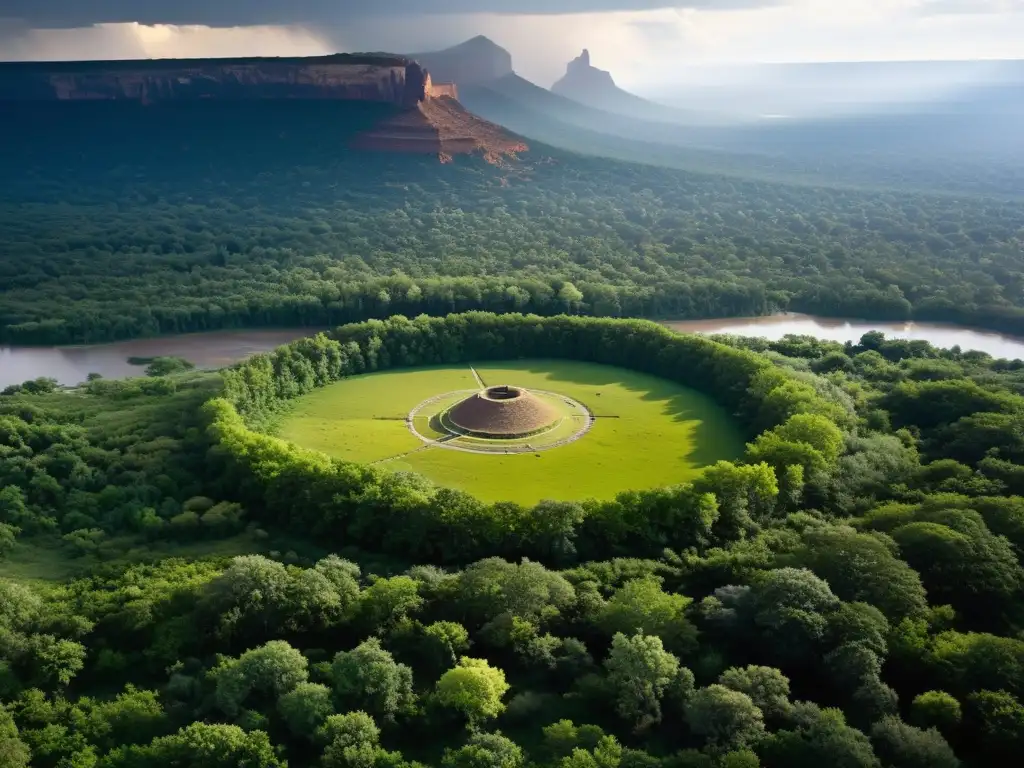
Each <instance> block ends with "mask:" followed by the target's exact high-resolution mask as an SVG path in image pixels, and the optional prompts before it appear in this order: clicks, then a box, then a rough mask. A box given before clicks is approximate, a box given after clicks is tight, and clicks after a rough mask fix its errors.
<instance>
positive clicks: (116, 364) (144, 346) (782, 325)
mask: <svg viewBox="0 0 1024 768" xmlns="http://www.w3.org/2000/svg"><path fill="white" fill-rule="evenodd" d="M665 324H666V325H667V326H668V327H670V328H673V329H675V330H679V331H685V332H689V333H734V334H739V335H742V336H765V337H767V338H770V339H780V338H782V337H783V336H785V335H786V334H787V333H798V334H805V335H808V336H815V337H817V338H819V339H831V340H833V341H857V340H858V339H860V337H861V336H863V335H864V334H865V333H867V332H868V331H882V333H884V334H885V335H886V336H895V337H899V338H906V339H924V340H925V341H928V342H930V343H932V344H934V345H935V346H937V347H952V346H956V345H959V346H960V348H961V349H964V350H967V349H978V350H981V351H982V352H988V353H989V354H990V355H992V356H993V357H1007V358H1011V359H1012V358H1021V359H1024V338H1019V337H1014V336H1005V335H1003V334H999V333H988V332H986V331H978V330H972V329H969V328H961V327H959V326H955V325H943V324H941V323H873V322H869V321H866V320H836V319H832V318H823V317H815V316H812V315H798V314H787V315H772V316H768V317H740V318H729V319H719V320H683V321H679V322H666V323H665ZM317 330H318V329H314V328H293V329H290V330H249V331H215V332H212V333H190V334H182V335H180V336H164V337H160V338H155V339H133V340H131V341H119V342H115V343H112V344H95V345H91V346H69V347H0V388H2V387H6V386H9V385H11V384H20V383H21V382H23V381H26V380H28V379H35V378H38V377H40V376H48V377H50V378H54V379H56V380H57V381H59V382H60V383H61V384H66V385H69V386H70V385H74V384H78V383H79V382H81V381H84V380H85V377H86V376H87V375H88V374H89V373H98V374H100V375H102V376H103V377H104V378H107V379H119V378H126V377H128V376H140V375H142V371H143V368H142V367H141V366H136V365H130V364H129V363H128V358H129V357H183V358H185V359H186V360H190V361H191V362H193V363H195V365H196V366H197V367H199V368H211V369H212V368H222V367H224V366H226V365H231V364H232V363H237V362H238V361H239V360H244V359H245V358H246V357H249V356H250V355H253V354H256V353H258V352H267V351H269V350H271V349H274V348H275V347H278V346H280V345H281V344H287V343H288V342H290V341H294V340H295V339H297V338H301V337H302V336H307V335H310V334H313V333H316V331H317Z"/></svg>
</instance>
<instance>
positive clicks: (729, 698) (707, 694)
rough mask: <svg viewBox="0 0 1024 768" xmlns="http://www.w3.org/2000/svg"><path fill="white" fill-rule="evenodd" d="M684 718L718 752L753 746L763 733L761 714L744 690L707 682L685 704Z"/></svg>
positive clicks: (762, 716) (762, 717)
mask: <svg viewBox="0 0 1024 768" xmlns="http://www.w3.org/2000/svg"><path fill="white" fill-rule="evenodd" d="M686 722H687V723H688V724H689V726H690V729H691V730H692V731H693V732H694V733H695V734H697V735H698V736H702V737H703V738H704V739H705V740H706V742H707V744H708V746H709V747H710V748H711V749H713V750H715V751H717V752H728V751H731V750H736V749H745V748H747V747H751V746H754V745H755V744H756V743H757V742H758V741H760V739H761V738H762V737H763V736H764V733H765V730H764V715H763V714H762V713H761V710H760V709H758V708H757V706H755V705H754V702H753V701H752V700H751V698H750V697H749V696H747V694H745V693H740V692H739V691H734V690H731V689H729V688H726V687H725V686H724V685H717V684H716V685H709V686H708V687H707V688H699V689H697V690H696V691H695V692H694V694H693V695H692V696H691V697H690V700H689V701H688V702H687V704H686Z"/></svg>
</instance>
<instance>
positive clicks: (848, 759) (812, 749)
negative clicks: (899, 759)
mask: <svg viewBox="0 0 1024 768" xmlns="http://www.w3.org/2000/svg"><path fill="white" fill-rule="evenodd" d="M792 719H793V720H794V726H795V727H793V728H792V729H786V730H780V731H776V732H775V733H773V734H771V735H770V736H768V737H767V738H766V739H765V740H764V741H763V742H762V743H761V745H760V746H759V747H758V754H759V755H760V756H761V759H762V760H763V761H764V765H765V768H820V766H824V765H827V766H829V768H880V767H881V763H880V762H879V760H878V758H877V757H876V756H875V753H874V750H873V749H872V747H871V742H870V741H869V740H868V737H867V736H865V735H864V734H863V733H861V732H860V731H858V730H857V729H855V728H851V727H850V726H848V725H847V724H846V719H845V718H844V717H843V713H842V712H841V711H839V710H838V709H821V708H819V707H818V706H816V705H814V704H809V703H803V702H801V703H798V704H797V705H796V706H795V707H794V713H793V718H792Z"/></svg>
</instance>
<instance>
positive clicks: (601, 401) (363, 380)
mask: <svg viewBox="0 0 1024 768" xmlns="http://www.w3.org/2000/svg"><path fill="white" fill-rule="evenodd" d="M476 368H477V372H478V373H479V374H480V376H481V377H482V378H483V380H484V382H485V383H486V384H488V385H495V384H513V385H518V386H523V387H526V388H528V389H529V388H533V389H543V390H549V391H552V392H560V393H562V394H564V395H567V396H568V397H571V398H573V399H575V400H577V401H579V402H580V403H582V404H583V405H586V406H587V407H588V408H589V409H590V410H591V412H593V413H594V414H595V415H596V416H597V417H598V418H597V421H596V423H595V424H594V426H593V429H591V430H590V431H589V432H588V433H587V434H586V435H584V436H583V438H582V439H580V440H578V441H576V442H574V443H571V444H569V445H565V446H561V447H558V448H554V449H552V450H549V451H544V452H542V453H538V454H534V453H526V454H513V455H504V454H498V455H482V454H473V453H466V452H463V451H453V450H448V449H445V448H440V447H436V446H426V447H424V446H425V444H424V443H423V442H421V441H420V440H418V439H417V438H416V437H415V436H413V435H412V434H411V433H410V432H409V430H408V429H407V427H406V424H405V421H404V417H405V416H406V415H407V414H408V413H409V411H410V410H411V409H412V408H413V407H415V406H416V405H417V404H419V403H420V402H422V401H423V400H426V399H427V398H429V397H432V396H434V395H440V394H443V393H446V392H452V391H454V390H460V389H473V388H475V387H476V386H477V384H476V380H475V379H474V378H473V375H472V372H471V371H470V369H469V366H468V365H467V366H465V367H438V368H416V369H410V370H398V371H387V372H383V373H374V374H368V375H365V376H356V377H353V378H351V379H346V380H344V381H340V382H337V383H335V384H332V385H329V386H327V387H324V388H323V389H321V390H318V391H316V392H314V393H311V394H309V395H306V396H304V397H302V398H300V399H299V400H297V401H296V404H295V406H294V408H293V409H292V410H291V412H290V413H289V414H287V415H285V416H284V417H283V418H282V420H281V424H280V428H279V430H278V435H279V436H280V437H283V438H285V439H286V440H291V441H292V442H295V443H297V444H299V445H302V446H305V447H307V448H313V449H316V450H320V451H323V452H325V453H328V454H330V455H331V456H336V457H338V458H340V459H345V460H348V461H359V462H364V463H370V462H379V464H378V466H380V467H386V468H389V469H392V470H395V471H414V472H418V473H420V474H422V475H425V476H427V477H429V478H430V479H431V480H433V481H434V482H436V483H438V484H440V485H446V486H450V487H454V488H460V489H462V490H465V491H468V492H470V493H472V494H474V495H475V496H478V497H480V498H482V499H485V500H488V501H498V500H507V501H517V502H520V503H523V504H530V503H534V502H536V501H538V500H540V499H580V498H586V497H594V498H611V497H613V496H614V495H615V494H616V493H618V492H619V491H622V490H626V489H631V488H634V489H641V488H653V487H657V486H661V485H671V484H674V483H680V482H684V481H686V480H688V479H689V478H691V477H693V476H694V475H695V474H696V473H697V472H698V471H699V470H700V468H701V467H704V466H707V465H708V464H711V463H714V462H715V461H717V460H719V459H732V458H735V457H737V456H739V455H740V454H741V453H742V451H743V438H742V434H741V431H740V429H739V426H738V425H737V424H736V423H735V422H734V421H733V420H732V419H731V418H730V417H729V415H728V414H727V413H726V412H725V411H724V410H723V409H722V408H721V407H720V406H718V405H717V404H716V403H715V402H714V401H713V400H712V399H711V398H709V397H707V396H706V395H703V394H701V393H699V392H695V391H694V390H691V389H687V388H686V387H682V386H679V385H677V384H674V383H672V382H670V381H666V380H664V379H659V378H656V377H653V376H646V375H644V374H640V373H635V372H633V371H627V370H624V369H621V368H613V367H610V366H602V365H591V364H587V363H578V362H572V361H563V360H526V361H515V362H506V363H493V364H490V365H478V366H476ZM421 431H422V430H421ZM424 434H426V433H424Z"/></svg>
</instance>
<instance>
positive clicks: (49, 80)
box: [0, 54, 527, 161]
mask: <svg viewBox="0 0 1024 768" xmlns="http://www.w3.org/2000/svg"><path fill="white" fill-rule="evenodd" d="M457 97H458V90H457V88H456V86H455V84H453V83H446V84H439V85H435V84H434V82H433V79H432V78H431V76H430V73H429V72H428V71H427V69H426V68H424V67H423V65H422V64H420V63H418V62H416V61H412V60H410V59H408V58H406V57H402V56H391V55H382V54H370V55H362V54H338V55H334V56H320V57H311V58H250V59H177V60H175V59H166V60H145V61H96V62H56V63H34V62H33V63H28V62H25V63H22V62H19V63H6V64H0V103H4V102H6V105H5V106H3V107H0V109H14V110H16V109H18V106H17V104H18V103H22V104H24V103H25V102H33V103H35V102H81V101H99V102H103V101H134V102H138V103H142V104H161V105H164V104H171V105H172V106H173V104H174V103H175V102H196V101H200V102H201V101H205V100H215V101H231V100H250V101H251V100H276V99H281V100H332V101H360V102H372V103H378V104H381V105H382V107H383V108H384V109H383V111H382V112H381V121H380V122H379V123H378V124H377V125H376V126H375V127H374V128H373V129H372V130H370V131H368V132H366V133H364V134H362V135H360V136H358V137H357V138H356V139H355V141H354V142H353V145H354V147H355V148H359V149H373V150H385V151H396V152H415V153H426V154H436V155H438V156H439V157H441V158H442V159H444V160H447V159H450V158H451V156H452V155H455V154H465V153H469V152H481V153H482V154H483V155H484V156H485V157H486V158H487V159H489V160H491V161H497V160H498V158H500V157H502V156H504V155H509V154H513V153H515V152H521V151H525V150H526V149H527V147H526V145H525V144H523V143H522V142H521V141H519V140H518V139H516V138H513V137H510V136H508V135H507V134H506V133H505V132H504V131H503V129H501V128H499V127H498V126H496V125H493V124H492V123H488V122H487V121H485V120H482V119H481V118H479V117H477V116H476V115H473V114H471V113H469V112H467V111H466V110H465V109H464V108H463V107H462V105H461V104H459V103H458V101H457ZM388 107H393V108H394V109H388Z"/></svg>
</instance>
